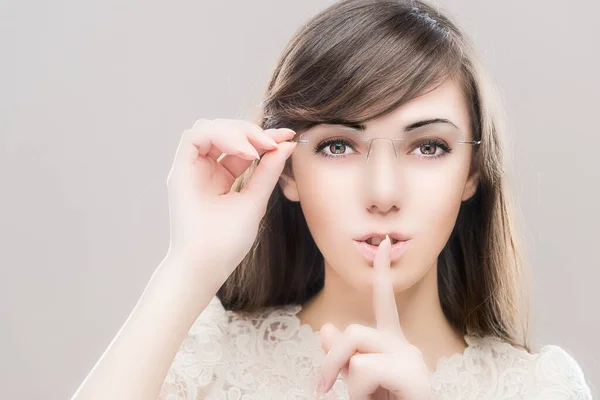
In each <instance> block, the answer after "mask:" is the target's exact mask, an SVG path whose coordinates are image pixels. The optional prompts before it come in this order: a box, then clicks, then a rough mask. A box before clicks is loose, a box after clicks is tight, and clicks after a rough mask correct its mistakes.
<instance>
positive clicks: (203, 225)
mask: <svg viewBox="0 0 600 400" xmlns="http://www.w3.org/2000/svg"><path fill="white" fill-rule="evenodd" d="M294 135H295V132H294V131H293V130H291V129H287V128H281V129H266V130H263V129H262V128H261V127H260V126H258V125H256V124H254V123H251V122H249V121H244V120H232V119H220V118H218V119H214V120H206V119H200V120H198V121H197V122H196V123H195V124H194V126H193V127H192V128H191V129H188V130H186V131H185V132H183V135H182V137H181V141H180V143H179V147H178V148H177V153H176V155H175V160H174V161H173V166H172V168H171V171H170V172H169V176H168V178H167V186H168V192H169V216H170V228H171V241H170V246H169V254H173V255H176V256H177V257H180V256H181V257H183V258H185V259H186V260H187V261H188V263H189V264H191V265H192V268H191V269H192V271H193V272H194V276H191V275H190V279H197V278H198V277H200V278H201V279H202V282H204V283H206V284H209V285H210V286H211V290H212V289H214V288H215V287H216V288H218V287H220V286H221V285H222V284H223V282H225V281H226V280H227V278H228V277H229V275H230V274H231V273H232V272H233V270H234V269H235V267H237V266H238V264H239V263H240V262H241V261H242V260H243V258H244V257H245V256H246V254H248V252H249V251H250V249H251V247H252V244H253V243H254V242H255V240H256V235H257V233H258V226H259V222H260V220H261V219H262V218H263V216H264V214H265V212H266V209H267V202H268V200H269V197H270V196H271V193H272V192H273V189H274V188H275V185H276V184H277V182H278V180H279V176H280V174H281V172H282V170H283V167H284V165H285V161H286V159H287V158H288V157H289V156H290V155H291V154H292V151H293V150H294V148H295V146H296V143H295V142H288V140H290V139H292V138H293V137H294ZM223 153H225V154H226V155H225V156H224V157H223ZM261 154H262V155H263V156H262V157H261V158H260V163H259V164H258V166H257V167H256V169H255V170H254V172H253V174H252V176H251V177H250V179H249V180H248V182H247V184H246V186H245V187H244V188H243V189H242V190H241V191H240V192H236V191H232V190H231V187H232V184H233V183H234V181H235V179H236V178H238V177H239V176H240V175H241V174H242V173H243V172H244V171H246V169H248V167H249V166H250V164H252V162H254V161H256V159H258V158H259V156H260V155H261ZM215 290H216V289H215Z"/></svg>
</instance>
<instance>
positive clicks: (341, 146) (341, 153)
mask: <svg viewBox="0 0 600 400" xmlns="http://www.w3.org/2000/svg"><path fill="white" fill-rule="evenodd" d="M349 149H352V151H353V152H354V148H353V144H352V143H351V142H350V141H348V140H346V139H342V138H331V139H326V140H324V141H322V142H321V143H319V144H318V145H317V147H315V153H320V154H322V155H323V156H324V157H328V158H344V157H346V156H347V155H348V154H351V153H348V152H347V151H348V150H349ZM324 150H325V151H324Z"/></svg>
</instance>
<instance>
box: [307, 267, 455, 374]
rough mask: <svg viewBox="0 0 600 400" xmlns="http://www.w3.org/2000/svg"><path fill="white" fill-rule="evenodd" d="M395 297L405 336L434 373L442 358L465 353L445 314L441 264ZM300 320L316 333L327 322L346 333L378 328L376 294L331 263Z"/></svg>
mask: <svg viewBox="0 0 600 400" xmlns="http://www.w3.org/2000/svg"><path fill="white" fill-rule="evenodd" d="M394 276H395V275H394ZM395 281H398V279H395ZM395 298H396V305H397V309H398V316H399V318H400V325H401V326H402V331H403V332H404V336H405V337H406V339H407V340H408V342H409V343H410V344H412V345H414V346H416V347H417V348H419V350H420V351H421V353H422V354H423V358H424V361H425V364H426V365H427V367H428V368H429V370H430V372H432V371H434V370H435V368H436V365H437V361H438V359H439V358H440V357H448V358H449V357H450V356H452V355H453V354H455V353H463V351H464V349H465V347H466V343H465V341H464V338H463V337H462V335H461V334H460V333H459V332H457V331H456V330H455V329H453V328H452V326H451V325H450V323H449V322H448V320H447V319H446V317H445V315H444V313H443V312H442V307H441V304H440V301H439V295H438V285H437V262H436V263H435V265H433V266H432V267H431V268H429V271H428V272H427V274H426V275H425V276H423V277H422V278H421V280H419V281H418V282H417V283H415V284H414V285H412V286H411V287H410V288H407V289H405V290H402V291H399V292H396V294H395ZM298 318H299V319H300V321H301V323H303V324H308V325H310V326H311V327H312V328H313V330H314V331H318V330H320V329H321V326H323V325H324V324H325V323H327V322H330V323H332V324H333V325H335V326H336V327H337V328H338V329H339V330H340V331H342V332H344V330H345V329H346V328H347V327H348V325H350V324H353V323H358V324H361V325H366V326H370V327H376V323H375V316H374V312H373V300H372V294H371V293H370V292H369V293H365V292H360V291H358V290H357V289H355V288H354V287H352V286H350V285H349V284H348V282H346V281H345V280H344V278H343V277H342V276H340V275H339V274H338V273H337V272H336V271H335V270H334V269H333V268H331V267H330V266H329V264H328V263H327V262H325V284H324V286H323V289H322V290H321V291H320V292H319V293H318V294H317V295H315V296H314V297H313V298H311V299H310V300H309V301H308V302H306V303H305V304H304V305H303V307H302V310H300V312H299V313H298Z"/></svg>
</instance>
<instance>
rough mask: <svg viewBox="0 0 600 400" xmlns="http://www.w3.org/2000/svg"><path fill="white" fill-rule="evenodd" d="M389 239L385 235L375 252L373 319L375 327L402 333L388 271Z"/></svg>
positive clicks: (390, 245)
mask: <svg viewBox="0 0 600 400" xmlns="http://www.w3.org/2000/svg"><path fill="white" fill-rule="evenodd" d="M391 247H392V244H391V241H390V238H389V236H388V235H386V236H385V240H383V241H382V242H381V243H380V244H379V246H378V247H377V252H376V253H375V261H374V269H375V271H374V279H373V307H374V309H375V320H376V321H377V329H381V330H384V331H387V332H394V333H397V334H400V335H402V337H404V335H403V333H402V328H401V327H400V318H399V317H398V307H397V306H396V298H395V296H394V286H393V281H392V277H391V273H390V251H391Z"/></svg>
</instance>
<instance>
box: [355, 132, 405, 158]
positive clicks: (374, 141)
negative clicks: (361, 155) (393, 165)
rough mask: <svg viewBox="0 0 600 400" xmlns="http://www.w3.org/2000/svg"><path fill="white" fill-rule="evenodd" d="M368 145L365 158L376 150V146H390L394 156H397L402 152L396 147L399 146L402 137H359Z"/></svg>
mask: <svg viewBox="0 0 600 400" xmlns="http://www.w3.org/2000/svg"><path fill="white" fill-rule="evenodd" d="M361 140H362V141H363V142H364V143H366V145H367V146H368V148H367V152H366V155H365V158H366V159H369V158H370V157H372V156H373V154H372V153H374V152H376V151H377V150H376V149H377V148H380V150H379V151H381V148H382V147H384V148H390V147H391V148H392V152H393V154H394V157H395V158H398V155H399V154H402V152H401V151H398V148H399V147H401V143H402V141H403V139H402V138H388V137H374V138H371V137H365V138H362V139H361Z"/></svg>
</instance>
